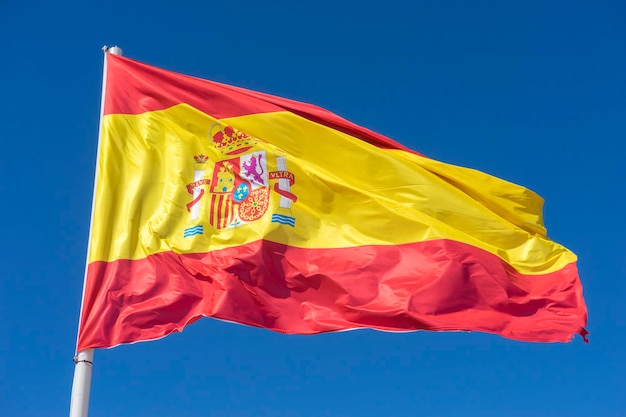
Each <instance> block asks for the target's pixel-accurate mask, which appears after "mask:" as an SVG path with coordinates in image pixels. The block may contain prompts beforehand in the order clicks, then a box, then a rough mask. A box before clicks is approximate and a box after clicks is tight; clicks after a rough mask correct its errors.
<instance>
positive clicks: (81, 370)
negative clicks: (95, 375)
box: [70, 349, 93, 417]
mask: <svg viewBox="0 0 626 417" xmlns="http://www.w3.org/2000/svg"><path fill="white" fill-rule="evenodd" d="M74 363H76V365H75V367H74V381H73V382H72V399H71V402H70V417H87V414H88V412H89V391H90V389H91V368H92V367H93V349H85V350H82V351H80V352H78V353H77V354H76V356H75V357H74Z"/></svg>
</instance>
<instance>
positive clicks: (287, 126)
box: [89, 104, 576, 274]
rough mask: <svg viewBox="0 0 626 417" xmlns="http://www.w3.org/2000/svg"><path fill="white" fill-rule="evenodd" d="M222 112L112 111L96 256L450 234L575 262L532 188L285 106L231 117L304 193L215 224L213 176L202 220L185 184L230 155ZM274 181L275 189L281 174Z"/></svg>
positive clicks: (543, 260)
mask: <svg viewBox="0 0 626 417" xmlns="http://www.w3.org/2000/svg"><path fill="white" fill-rule="evenodd" d="M214 122H215V120H214V119H212V118H211V117H209V116H207V115H206V114H204V113H201V112H199V111H197V110H195V109H193V108H191V107H190V106H188V105H185V104H182V105H178V106H175V107H172V108H169V109H167V110H163V111H158V112H150V113H144V114H140V115H108V116H105V118H104V120H103V140H102V149H101V151H100V154H101V163H100V166H99V169H98V182H97V187H96V206H95V221H94V226H93V230H92V242H91V250H90V255H89V260H90V262H91V261H96V260H105V261H112V260H115V259H120V258H122V259H141V258H144V257H146V256H148V255H149V254H152V253H156V252H162V251H174V252H177V253H196V252H205V251H210V250H218V249H223V248H226V247H230V246H233V245H239V244H244V243H248V242H252V241H256V240H258V239H261V238H265V239H268V240H271V241H274V242H279V243H284V244H287V245H291V246H297V247H302V248H333V247H349V246H360V245H390V244H402V243H410V242H415V241H424V240H432V239H441V238H446V239H452V240H456V241H459V242H464V243H467V244H470V245H473V246H477V247H479V248H482V249H484V250H487V251H489V252H491V253H493V254H495V255H497V256H499V257H500V258H502V259H504V260H505V261H507V262H508V263H510V264H511V265H512V266H513V267H514V268H515V269H517V270H518V271H519V272H522V273H526V274H540V273H547V272H553V271H556V270H558V269H561V268H562V267H563V266H565V265H566V264H569V263H571V262H574V261H575V260H576V257H575V255H574V254H572V253H571V252H569V251H568V250H567V249H565V248H563V247H562V246H560V245H558V244H556V243H554V242H552V241H550V240H548V239H547V238H546V237H545V229H544V228H543V225H542V219H541V207H542V204H543V202H542V200H541V198H540V197H538V196H537V195H536V194H534V193H532V192H531V191H528V190H527V189H525V188H523V187H520V186H517V185H514V184H511V183H509V182H506V181H503V180H500V179H497V178H495V177H492V176H489V175H487V174H484V173H481V172H478V171H475V170H471V169H467V168H461V167H456V166H453V165H449V164H445V163H442V162H437V161H433V160H431V159H428V158H423V157H420V156H418V155H414V154H411V153H407V152H404V151H399V150H381V149H379V148H376V147H374V146H372V145H369V144H367V143H365V142H363V141H360V140H357V139H355V138H353V137H351V136H349V135H346V134H343V133H341V132H337V131H335V130H333V129H330V128H328V127H325V126H322V125H318V124H316V123H313V122H310V121H308V120H306V119H303V118H301V117H299V116H296V115H293V114H291V113H287V112H280V113H269V114H256V115H249V116H243V117H237V118H231V119H226V120H222V123H223V124H224V125H231V126H233V127H235V128H236V129H239V130H241V131H243V132H245V133H247V134H248V135H250V136H253V137H256V138H258V139H260V141H259V143H258V144H257V145H256V146H255V147H254V148H253V149H252V150H254V151H259V150H265V151H266V159H267V161H266V162H267V170H268V171H276V170H277V167H276V156H277V155H281V156H285V157H286V164H287V170H288V171H290V172H292V173H293V174H294V176H295V183H294V185H293V186H291V190H290V191H291V192H292V193H293V194H295V195H296V196H297V198H298V200H297V202H295V203H293V204H292V205H291V208H290V210H287V209H285V208H280V207H279V195H278V194H277V193H276V192H274V191H272V192H271V200H270V206H269V210H268V213H266V215H265V216H263V218H261V219H260V220H258V221H255V222H252V223H249V224H245V225H243V226H240V227H236V228H231V229H226V230H219V231H217V230H215V229H213V228H212V227H211V226H209V225H208V221H209V216H210V210H211V208H210V207H209V203H210V201H211V198H210V197H211V194H210V192H211V191H212V187H213V184H211V185H210V186H209V185H205V186H204V187H205V192H206V195H205V196H204V197H203V198H202V199H201V201H200V203H199V204H201V208H200V217H199V219H198V220H197V221H192V220H191V216H190V214H189V212H188V211H187V208H186V204H187V203H189V202H190V201H191V200H192V199H193V196H192V195H191V194H189V193H188V191H187V187H186V186H187V184H191V183H193V182H194V169H198V165H197V164H196V165H195V168H194V158H193V157H194V155H198V154H204V155H207V156H208V157H209V161H208V162H206V164H204V167H203V169H205V173H206V175H205V178H211V176H212V171H213V167H214V165H215V162H216V161H219V160H224V159H228V158H229V157H228V156H225V155H223V154H221V153H220V152H219V151H218V150H217V149H215V148H214V147H213V146H212V145H211V143H210V141H209V136H208V133H207V132H208V130H209V128H210V126H211V125H212V124H213V123H214ZM252 150H251V151H252ZM270 182H271V186H272V187H273V185H274V183H275V182H276V180H271V181H270ZM224 207H226V206H224ZM213 210H215V211H214V212H217V210H218V209H217V208H214V209H213ZM272 213H279V214H286V215H289V216H292V217H294V218H295V219H296V227H294V228H292V227H290V226H286V225H280V224H278V223H272V222H271V214H272ZM197 224H203V226H204V234H203V235H195V236H193V237H189V238H184V237H183V234H184V230H185V228H188V227H191V226H194V225H197Z"/></svg>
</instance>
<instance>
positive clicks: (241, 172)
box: [185, 124, 297, 237]
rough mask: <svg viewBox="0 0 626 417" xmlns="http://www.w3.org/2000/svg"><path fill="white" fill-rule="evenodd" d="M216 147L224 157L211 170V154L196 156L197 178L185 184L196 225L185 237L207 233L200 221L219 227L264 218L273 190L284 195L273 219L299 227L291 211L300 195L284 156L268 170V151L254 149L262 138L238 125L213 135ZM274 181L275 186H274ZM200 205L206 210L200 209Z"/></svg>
mask: <svg viewBox="0 0 626 417" xmlns="http://www.w3.org/2000/svg"><path fill="white" fill-rule="evenodd" d="M216 125H217V124H215V125H213V126H212V128H211V129H209V134H210V136H211V140H212V145H213V146H214V147H215V148H216V149H217V150H219V151H220V153H221V154H222V157H221V158H219V160H218V161H216V162H215V165H214V167H213V170H212V172H211V173H210V174H208V173H207V170H206V169H205V166H206V165H208V164H207V162H208V160H209V157H208V156H206V155H204V154H200V155H196V156H194V181H193V182H192V183H191V184H188V185H187V190H188V191H189V193H190V194H192V196H193V198H192V200H191V201H190V202H189V203H188V204H187V210H188V211H189V214H190V220H191V221H192V222H195V223H197V224H194V225H193V226H191V227H189V228H187V229H185V237H190V236H194V235H197V234H203V233H204V227H203V225H202V223H205V222H206V223H208V224H209V225H210V226H211V227H213V228H214V229H217V230H223V229H229V228H233V227H238V226H241V225H244V224H247V223H250V222H254V221H256V220H259V219H260V218H262V217H263V216H264V215H265V214H266V213H267V212H268V210H269V207H270V194H271V191H272V190H273V191H274V192H276V193H278V194H279V195H280V204H279V208H281V209H283V210H282V211H281V212H276V213H273V214H272V221H273V222H276V223H280V224H285V225H289V226H291V227H294V226H295V218H293V217H292V216H291V215H290V214H289V209H290V207H291V204H292V203H293V202H295V201H296V200H297V197H296V196H295V195H294V194H293V193H292V192H291V186H292V185H293V183H294V180H295V178H294V175H293V174H292V173H291V172H289V171H287V166H286V158H285V157H284V156H276V157H275V158H276V168H277V169H276V170H275V171H272V172H268V162H267V153H266V151H265V150H252V149H253V148H254V147H255V146H256V145H257V143H258V142H259V141H258V140H257V139H256V138H253V137H251V136H248V135H246V134H245V133H243V132H241V131H238V130H237V129H235V128H233V127H231V126H226V127H225V128H223V129H222V128H221V126H219V125H217V126H218V127H219V130H218V131H217V132H215V133H214V134H212V135H211V131H212V130H214V127H215V126H216ZM270 181H274V187H273V188H272V187H271V186H270ZM201 208H202V209H201Z"/></svg>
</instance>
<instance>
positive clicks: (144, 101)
mask: <svg viewBox="0 0 626 417" xmlns="http://www.w3.org/2000/svg"><path fill="white" fill-rule="evenodd" d="M181 103H187V104H189V105H190V106H192V107H194V108H196V109H198V110H200V111H202V112H203V113H206V114H208V115H211V116H213V117H215V118H216V119H222V118H226V117H237V116H245V115H249V114H257V113H271V112H278V111H289V112H291V113H294V114H297V115H298V116H301V117H303V118H305V119H308V120H311V121H313V122H315V123H319V124H321V125H324V126H328V127H331V128H333V129H335V130H338V131H340V132H343V133H347V134H349V135H351V136H353V137H356V138H359V139H361V140H364V141H366V142H369V143H371V144H372V145H375V146H377V147H380V148H384V149H403V150H405V151H407V152H413V153H416V152H415V151H413V150H410V149H408V148H406V147H405V146H403V145H401V144H399V143H398V142H396V141H394V140H392V139H389V138H387V137H385V136H383V135H381V134H378V133H376V132H374V131H372V130H369V129H366V128H364V127H361V126H358V125H356V124H354V123H351V122H349V121H347V120H345V119H343V118H341V117H339V116H337V115H336V114H334V113H331V112H329V111H328V110H325V109H322V108H320V107H317V106H314V105H312V104H307V103H301V102H298V101H294V100H289V99H286V98H282V97H277V96H272V95H269V94H264V93H259V92H256V91H252V90H246V89H243V88H238V87H233V86H230V85H226V84H220V83H216V82H213V81H208V80H203V79H200V78H195V77H190V76H187V75H183V74H178V73H175V72H171V71H166V70H163V69H160V68H156V67H153V66H150V65H146V64H143V63H141V62H138V61H135V60H132V59H129V58H125V57H121V56H117V55H113V54H107V83H106V93H105V102H104V114H141V113H145V112H150V111H157V110H164V109H167V108H169V107H172V106H175V105H177V104H181Z"/></svg>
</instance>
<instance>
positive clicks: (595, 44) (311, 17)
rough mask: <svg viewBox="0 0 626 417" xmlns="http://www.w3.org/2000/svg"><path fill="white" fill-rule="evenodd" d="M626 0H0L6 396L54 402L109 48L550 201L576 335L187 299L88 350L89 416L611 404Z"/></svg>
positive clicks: (67, 342) (572, 410)
mask: <svg viewBox="0 0 626 417" xmlns="http://www.w3.org/2000/svg"><path fill="white" fill-rule="evenodd" d="M625 23H626V4H625V3H623V2H621V1H618V0H614V1H595V2H582V1H550V2H545V1H524V2H518V1H483V2H467V1H460V0H459V1H441V2H422V1H415V2H409V1H406V2H399V1H398V2H393V1H391V2H372V1H360V2H357V1H353V2H349V1H315V2H307V1H303V2H287V1H280V2H272V1H268V2H251V1H243V2H242V1H239V2H208V1H183V2H165V1H151V2H147V1H144V2H121V1H110V2H78V1H75V2H74V1H60V2H43V1H39V2H37V1H32V2H18V1H16V0H4V1H2V2H0V39H2V46H1V47H0V56H1V58H0V86H1V90H0V91H1V93H0V97H1V100H0V114H2V123H0V139H1V140H0V195H1V196H2V200H1V201H2V204H1V205H0V214H1V215H2V218H3V219H4V225H3V231H4V232H5V234H4V236H5V238H4V239H3V240H2V241H0V249H1V250H0V253H1V254H2V255H1V256H2V260H3V268H2V272H1V273H0V319H1V323H2V332H0V410H2V411H1V412H0V414H2V415H5V416H10V417H12V416H57V415H59V416H63V415H67V413H68V410H69V398H70V390H71V382H72V375H73V371H74V364H73V363H72V356H73V354H74V346H75V340H76V329H77V324H78V311H79V306H80V297H81V292H82V281H83V272H84V266H85V258H86V250H87V249H86V248H87V237H88V233H89V218H90V210H91V199H92V197H91V195H92V194H91V193H92V185H93V175H94V166H95V157H96V143H97V132H98V119H99V108H100V88H101V77H102V62H103V56H102V52H101V51H100V48H101V47H102V46H103V45H105V44H108V45H114V44H117V45H119V46H121V47H122V48H123V49H124V55H125V56H128V57H131V58H134V59H138V60H140V61H143V62H146V63H148V64H152V65H156V66H160V67H163V68H166V69H169V70H173V71H178V72H182V73H186V74H190V75H194V76H198V77H202V78H207V79H212V80H215V81H219V82H224V83H229V84H233V85H237V86H240V87H245V88H250V89H255V90H259V91H263V92H266V93H270V94H275V95H280V96H284V97H288V98H292V99H296V100H300V101H305V102H310V103H314V104H317V105H320V106H322V107H325V108H327V109H329V110H331V111H334V112H336V113H338V114H339V115H341V116H343V117H345V118H347V119H349V120H351V121H353V122H356V123H358V124H361V125H364V126H366V127H368V128H371V129H373V130H376V131H378V132H380V133H382V134H384V135H386V136H389V137H392V138H394V139H395V140H398V141H399V142H401V143H403V144H405V145H407V146H409V147H411V148H414V149H416V150H417V151H419V152H421V153H423V154H425V155H427V156H429V157H432V158H435V159H439V160H443V161H446V162H450V163H454V164H457V165H463V166H469V167H472V168H476V169H479V170H482V171H486V172H488V173H490V174H493V175H496V176H498V177H502V178H504V179H507V180H510V181H513V182H516V183H519V184H522V185H524V186H527V187H528V188H531V189H532V190H534V191H536V192H537V193H539V194H540V195H541V196H543V197H544V198H545V200H546V205H545V209H544V214H545V221H546V225H547V228H548V233H549V236H551V238H552V239H554V240H556V241H558V242H560V243H562V244H564V245H565V246H567V247H568V248H570V249H571V250H573V251H574V252H575V253H577V255H578V256H579V269H580V274H581V279H582V282H583V286H584V291H585V292H584V294H585V298H586V301H587V306H588V308H589V326H588V330H589V331H590V332H591V336H590V340H591V343H590V344H588V345H585V344H583V343H582V340H581V339H580V338H579V337H577V338H575V339H574V340H573V342H571V343H568V344H531V343H522V342H515V341H511V340H507V339H503V338H500V337H497V336H494V335H487V334H479V333H457V332H453V333H430V332H413V333H399V334H391V333H382V332H375V331H353V332H344V333H336V334H325V335H318V336H285V335H280V334H276V333H272V332H270V331H267V330H261V329H255V328H249V327H244V326H239V325H235V324H229V323H223V322H219V321H215V320H211V319H205V320H200V321H198V322H196V323H194V324H193V325H191V326H189V327H188V328H187V329H186V330H185V331H184V332H183V333H180V334H174V335H171V336H168V337H166V338H164V339H162V340H158V341H153V342H146V343H138V344H134V345H126V346H120V347H117V348H114V349H109V350H98V351H96V353H95V366H94V373H93V381H92V396H91V404H90V416H93V417H97V416H110V415H115V416H155V415H170V416H178V415H181V416H183V415H184V416H259V415H261V416H294V417H295V416H378V415H381V414H386V415H393V416H414V415H424V416H452V415H459V414H463V415H464V416H501V415H503V414H505V415H508V416H522V415H523V416H528V415H533V416H564V415H567V416H624V415H626V396H624V395H623V394H624V392H626V374H625V371H626V360H625V359H624V354H623V345H624V341H625V339H626V336H625V335H624V330H625V328H626V307H625V305H626V303H625V302H624V294H626V266H625V265H626V255H625V253H626V243H625V242H626V239H625V238H626V224H625V223H626V222H625V221H624V217H625V216H624V212H625V207H626V197H625V193H626V186H625V180H626V175H625V174H624V158H625V157H626V152H625V151H624V140H625V138H626V124H625V123H624V120H626V100H625V97H626V77H625V76H624V74H626V58H625V56H626V55H624V51H625V50H626V24H625Z"/></svg>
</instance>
